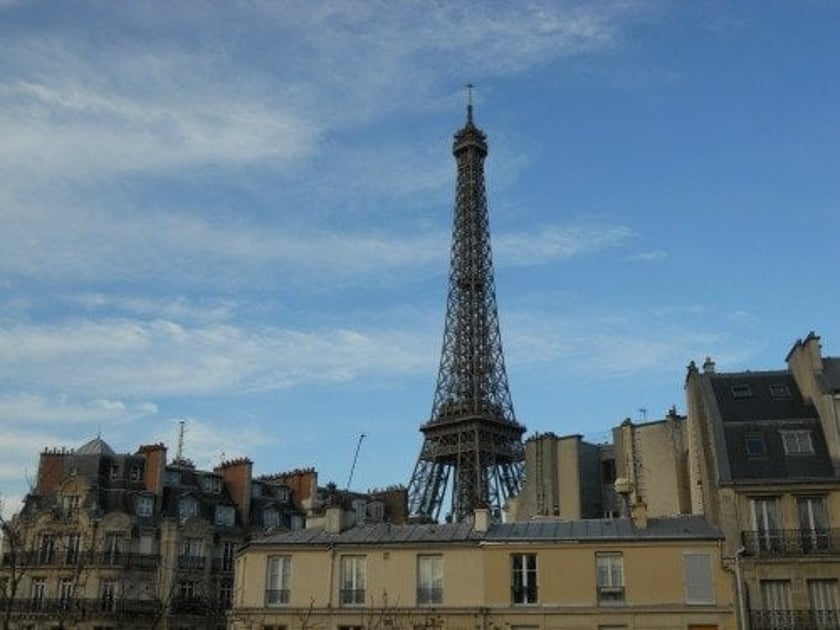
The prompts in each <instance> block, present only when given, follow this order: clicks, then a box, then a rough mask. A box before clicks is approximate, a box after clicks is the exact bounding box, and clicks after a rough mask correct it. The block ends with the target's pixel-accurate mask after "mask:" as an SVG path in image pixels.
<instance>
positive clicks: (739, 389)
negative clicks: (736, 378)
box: [729, 385, 753, 398]
mask: <svg viewBox="0 0 840 630" xmlns="http://www.w3.org/2000/svg"><path fill="white" fill-rule="evenodd" d="M729 391H730V392H732V398H752V395H753V394H752V388H751V387H750V386H749V385H733V386H732V387H730V388H729Z"/></svg>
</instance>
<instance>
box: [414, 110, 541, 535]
mask: <svg viewBox="0 0 840 630" xmlns="http://www.w3.org/2000/svg"><path fill="white" fill-rule="evenodd" d="M452 153H453V155H454V156H455V161H456V164H457V184H456V191H455V208H454V220H453V229H452V249H451V260H450V270H449V293H448V297H447V301H446V324H445V327H444V333H443V347H442V351H441V358H440V368H439V371H438V377H437V385H436V389H435V396H434V403H433V405H432V413H431V417H430V419H429V421H428V422H426V423H425V424H423V425H422V426H421V427H420V431H421V432H422V433H423V446H422V447H421V449H420V455H419V457H418V459H417V464H416V466H415V468H414V472H413V474H412V476H411V481H410V482H409V487H408V502H409V506H408V507H409V513H410V515H411V516H412V517H413V518H415V519H417V520H428V521H437V520H438V518H439V516H440V511H441V508H442V507H443V504H444V502H445V501H446V499H447V498H448V499H449V500H450V501H451V505H450V507H449V508H448V510H447V513H446V514H445V516H446V518H447V519H451V520H454V521H463V520H465V519H466V518H468V517H469V516H471V515H472V513H473V511H474V510H475V509H477V508H488V509H490V510H491V511H492V515H493V517H494V518H496V519H498V518H500V516H501V510H502V508H503V506H504V504H505V501H506V500H507V499H508V497H510V496H512V495H515V494H517V493H518V491H519V488H520V484H521V482H522V477H523V468H524V447H523V444H522V434H523V433H524V432H525V427H524V426H523V425H521V424H519V423H518V422H517V421H516V417H515V415H514V412H513V403H512V402H511V397H510V390H509V388H508V380H507V373H506V371H505V361H504V355H503V353H502V338H501V334H500V332H499V316H498V312H497V309H496V291H495V282H494V278H493V260H492V253H491V249H490V224H489V216H488V211H487V198H486V193H485V188H484V159H485V158H486V157H487V138H486V136H485V134H484V132H482V131H481V130H480V129H479V128H478V127H476V126H475V124H474V122H473V106H472V102H471V99H470V101H469V102H468V104H467V121H466V124H465V125H464V127H463V128H462V129H460V130H459V131H458V132H456V133H455V140H454V144H453V147H452Z"/></svg>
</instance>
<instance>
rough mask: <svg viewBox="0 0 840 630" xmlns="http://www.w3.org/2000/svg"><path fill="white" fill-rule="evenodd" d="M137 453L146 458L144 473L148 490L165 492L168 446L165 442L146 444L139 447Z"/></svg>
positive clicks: (144, 481)
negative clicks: (164, 482) (164, 481)
mask: <svg viewBox="0 0 840 630" xmlns="http://www.w3.org/2000/svg"><path fill="white" fill-rule="evenodd" d="M137 454H138V455H141V456H143V458H144V459H145V460H146V467H145V471H144V473H143V484H144V485H145V487H146V491H147V492H153V493H155V494H157V495H160V494H161V493H162V492H163V480H164V476H165V474H166V446H164V444H163V442H158V443H157V444H144V445H143V446H141V447H140V448H138V449H137Z"/></svg>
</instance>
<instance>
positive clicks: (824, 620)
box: [750, 610, 840, 630]
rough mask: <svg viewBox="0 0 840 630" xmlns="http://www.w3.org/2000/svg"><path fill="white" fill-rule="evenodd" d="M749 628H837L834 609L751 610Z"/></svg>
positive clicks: (839, 618) (838, 622)
mask: <svg viewBox="0 0 840 630" xmlns="http://www.w3.org/2000/svg"><path fill="white" fill-rule="evenodd" d="M750 628H751V630H837V628H840V614H838V612H837V611H836V610H753V611H751V612H750Z"/></svg>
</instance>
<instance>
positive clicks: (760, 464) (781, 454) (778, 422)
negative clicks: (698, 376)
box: [704, 370, 834, 483]
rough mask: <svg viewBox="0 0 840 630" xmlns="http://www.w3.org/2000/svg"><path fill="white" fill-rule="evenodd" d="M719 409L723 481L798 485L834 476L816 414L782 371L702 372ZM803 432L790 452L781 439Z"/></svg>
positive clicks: (721, 475)
mask: <svg viewBox="0 0 840 630" xmlns="http://www.w3.org/2000/svg"><path fill="white" fill-rule="evenodd" d="M704 376H705V377H707V378H708V379H709V383H710V384H711V388H712V392H713V395H714V398H715V402H716V403H717V408H718V410H719V411H720V416H719V421H720V424H721V426H720V427H719V431H720V434H721V435H722V437H723V441H722V443H721V444H719V446H718V448H722V449H723V451H722V452H721V453H720V455H721V457H720V458H719V459H718V462H719V466H720V477H721V481H723V482H736V483H759V482H765V481H773V482H774V483H778V482H788V483H803V482H819V481H825V480H827V479H832V478H833V477H834V469H833V466H832V464H831V458H830V455H829V453H828V446H827V444H826V440H825V435H824V433H823V429H822V424H821V423H820V420H819V414H818V412H817V409H816V408H815V407H814V405H813V404H811V403H810V402H807V401H806V400H805V399H804V398H803V397H802V394H801V392H800V391H799V388H798V386H797V384H796V381H795V379H794V377H793V375H792V374H791V373H790V372H789V371H787V370H773V371H762V372H730V373H704ZM792 433H798V435H800V436H802V435H807V437H803V438H802V439H803V440H807V441H808V444H809V446H810V448H807V447H803V449H802V450H801V451H797V452H790V449H789V446H788V445H786V442H785V441H786V439H787V440H790V439H791V434H792Z"/></svg>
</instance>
